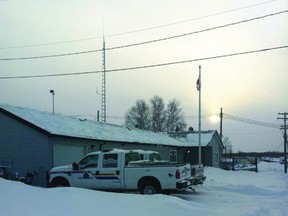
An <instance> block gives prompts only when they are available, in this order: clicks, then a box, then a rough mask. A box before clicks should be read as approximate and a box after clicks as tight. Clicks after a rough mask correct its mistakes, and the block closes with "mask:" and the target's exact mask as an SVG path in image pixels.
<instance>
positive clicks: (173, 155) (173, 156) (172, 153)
mask: <svg viewBox="0 0 288 216" xmlns="http://www.w3.org/2000/svg"><path fill="white" fill-rule="evenodd" d="M170 162H177V150H170Z"/></svg>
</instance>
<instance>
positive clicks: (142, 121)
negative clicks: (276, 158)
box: [125, 100, 150, 130]
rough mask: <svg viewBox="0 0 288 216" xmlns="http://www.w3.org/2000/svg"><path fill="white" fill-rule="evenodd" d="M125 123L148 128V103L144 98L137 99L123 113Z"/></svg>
mask: <svg viewBox="0 0 288 216" xmlns="http://www.w3.org/2000/svg"><path fill="white" fill-rule="evenodd" d="M125 125H126V126H128V127H129V126H130V127H131V126H132V127H137V128H140V129H144V130H149V129H150V113H149V105H148V104H147V103H146V102H145V101H144V100H137V101H136V104H135V105H134V106H132V107H131V108H130V109H129V110H128V112H127V113H126V114H125Z"/></svg>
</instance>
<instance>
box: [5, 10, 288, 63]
mask: <svg viewBox="0 0 288 216" xmlns="http://www.w3.org/2000/svg"><path fill="white" fill-rule="evenodd" d="M287 12H288V10H283V11H279V12H276V13H272V14H266V15H264V16H258V17H254V18H250V19H246V20H242V21H238V22H233V23H228V24H225V25H220V26H215V27H211V28H207V29H202V30H198V31H193V32H189V33H184V34H180V35H174V36H170V37H165V38H159V39H154V40H149V41H143V42H138V43H132V44H126V45H121V46H116V47H110V48H109V47H108V48H106V49H105V50H106V51H108V50H114V49H123V48H128V47H133V46H139V45H144V44H149V43H156V42H160V41H165V40H171V39H176V38H180V37H185V36H189V35H193V34H199V33H203V32H207V31H212V30H216V29H221V28H226V27H230V26H234V25H239V24H242V23H247V22H251V21H255V20H259V19H263V18H267V17H271V16H276V15H280V14H283V13H287ZM100 51H102V49H96V50H88V51H81V52H72V53H62V54H53V55H44V56H30V57H15V58H1V59H0V61H12V60H31V59H42V58H53V57H64V56H72V55H82V54H88V53H95V52H100Z"/></svg>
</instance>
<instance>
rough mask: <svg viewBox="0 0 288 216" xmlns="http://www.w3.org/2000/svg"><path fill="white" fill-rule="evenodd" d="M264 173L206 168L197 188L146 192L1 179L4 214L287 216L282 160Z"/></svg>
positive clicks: (287, 186)
mask: <svg viewBox="0 0 288 216" xmlns="http://www.w3.org/2000/svg"><path fill="white" fill-rule="evenodd" d="M259 170H260V172H259V173H254V172H249V171H238V172H233V171H225V170H220V169H217V168H212V167H207V168H205V172H206V173H205V174H206V175H207V180H206V181H205V183H204V185H203V186H199V187H196V188H195V189H196V191H195V192H192V191H185V192H182V193H177V194H173V195H171V196H167V195H154V196H143V195H139V194H135V193H112V192H100V191H93V190H85V189H78V188H52V189H45V188H37V187H31V186H27V185H24V184H23V183H20V182H11V181H6V180H4V179H1V178H0V192H1V193H0V215H1V216H2V215H5V216H14V215H19V216H26V215H27V216H28V215H29V216H36V215H37V216H38V215H41V216H46V215H47V216H48V215H53V216H57V215H59V216H60V215H61V216H63V215H64V216H65V215H68V216H74V215H75V216H76V215H77V216H79V215H88V214H89V215H105V216H107V215H117V216H118V215H119V216H121V215H125V216H129V215H137V216H142V215H143V216H144V215H149V216H154V215H155V216H156V215H157V216H159V215H163V216H169V215H173V216H175V215H179V216H180V215H181V216H186V215H187V216H188V215H198V216H199V215H200V216H201V215H205V216H206V215H233V216H234V215H245V216H250V215H251V216H252V215H261V216H267V215H273V216H274V215H280V216H282V215H283V216H284V215H288V206H287V202H288V175H284V174H283V165H280V164H279V163H266V162H261V163H260V164H259Z"/></svg>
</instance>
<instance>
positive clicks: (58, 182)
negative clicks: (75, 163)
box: [51, 178, 70, 187]
mask: <svg viewBox="0 0 288 216" xmlns="http://www.w3.org/2000/svg"><path fill="white" fill-rule="evenodd" d="M51 187H70V184H69V182H68V181H67V179H65V178H55V179H53V181H52V182H51Z"/></svg>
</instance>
